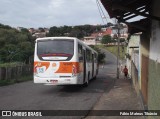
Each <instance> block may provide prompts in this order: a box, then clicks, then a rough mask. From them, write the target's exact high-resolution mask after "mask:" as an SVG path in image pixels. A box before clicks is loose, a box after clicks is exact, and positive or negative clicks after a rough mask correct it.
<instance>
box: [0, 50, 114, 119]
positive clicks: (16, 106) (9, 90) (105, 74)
mask: <svg viewBox="0 0 160 119" xmlns="http://www.w3.org/2000/svg"><path fill="white" fill-rule="evenodd" d="M105 54H106V65H105V66H104V68H101V67H100V69H99V74H98V76H97V79H96V80H92V81H91V82H90V84H89V86H88V87H86V88H84V87H81V86H45V85H40V84H34V83H33V81H28V82H24V83H19V84H14V85H10V86H3V87H0V109H1V110H91V109H92V108H93V107H94V105H95V104H96V103H97V102H98V100H99V99H100V97H101V96H102V94H103V93H104V91H106V90H108V91H109V90H110V89H111V87H112V86H113V83H114V79H115V77H116V75H115V73H116V57H115V56H114V55H112V54H111V53H109V52H105ZM87 113H88V112H87V111H86V114H87ZM84 116H85V115H84ZM84 116H77V117H75V116H74V117H61V116H59V117H55V118H56V119H57V118H66V119H68V118H72V119H73V118H74V119H75V118H77V119H78V118H83V117H84ZM15 118H17V117H15ZM38 118H39V117H38ZM43 118H44V117H43ZM45 118H47V119H50V118H54V117H45Z"/></svg>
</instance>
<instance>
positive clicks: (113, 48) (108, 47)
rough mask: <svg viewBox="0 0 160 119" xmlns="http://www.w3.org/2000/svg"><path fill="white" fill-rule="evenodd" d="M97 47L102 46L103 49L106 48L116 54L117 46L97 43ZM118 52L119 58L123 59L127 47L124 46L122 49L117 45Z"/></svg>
mask: <svg viewBox="0 0 160 119" xmlns="http://www.w3.org/2000/svg"><path fill="white" fill-rule="evenodd" d="M97 47H99V48H103V49H106V50H108V51H109V52H111V53H113V54H114V55H115V56H118V46H104V45H97ZM119 49H120V50H119V51H120V52H119V53H120V59H121V60H123V59H125V53H126V50H127V47H126V46H124V50H123V48H122V46H119Z"/></svg>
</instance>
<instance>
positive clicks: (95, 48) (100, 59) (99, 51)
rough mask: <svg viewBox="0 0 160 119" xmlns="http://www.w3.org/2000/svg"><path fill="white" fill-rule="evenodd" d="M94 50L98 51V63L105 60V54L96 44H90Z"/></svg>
mask: <svg viewBox="0 0 160 119" xmlns="http://www.w3.org/2000/svg"><path fill="white" fill-rule="evenodd" d="M90 47H92V48H93V49H94V50H95V51H97V52H98V64H102V63H104V62H105V57H106V55H105V54H104V53H103V52H102V51H101V50H100V49H99V48H98V47H96V46H94V45H90Z"/></svg>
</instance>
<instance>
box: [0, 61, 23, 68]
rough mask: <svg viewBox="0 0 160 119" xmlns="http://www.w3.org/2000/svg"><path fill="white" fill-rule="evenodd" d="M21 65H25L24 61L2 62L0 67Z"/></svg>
mask: <svg viewBox="0 0 160 119" xmlns="http://www.w3.org/2000/svg"><path fill="white" fill-rule="evenodd" d="M21 65H23V63H22V62H10V63H0V67H14V66H21Z"/></svg>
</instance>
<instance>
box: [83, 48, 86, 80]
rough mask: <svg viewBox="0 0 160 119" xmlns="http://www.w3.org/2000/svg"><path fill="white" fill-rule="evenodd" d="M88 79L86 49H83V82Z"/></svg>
mask: <svg viewBox="0 0 160 119" xmlns="http://www.w3.org/2000/svg"><path fill="white" fill-rule="evenodd" d="M85 79H86V50H85V49H83V83H84V82H85Z"/></svg>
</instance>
